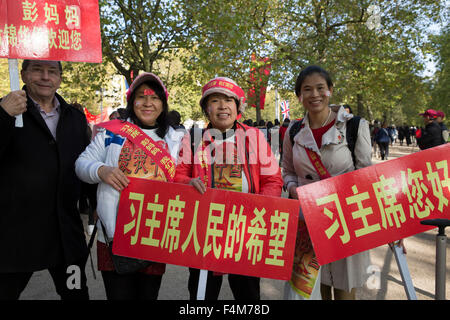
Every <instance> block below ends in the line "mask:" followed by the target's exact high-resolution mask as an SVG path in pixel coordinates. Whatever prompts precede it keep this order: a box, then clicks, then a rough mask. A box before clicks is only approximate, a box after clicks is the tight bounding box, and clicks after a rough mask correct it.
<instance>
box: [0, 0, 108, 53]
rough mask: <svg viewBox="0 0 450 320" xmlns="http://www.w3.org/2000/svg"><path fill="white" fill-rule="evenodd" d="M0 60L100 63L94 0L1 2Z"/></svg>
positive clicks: (96, 9) (97, 20) (16, 0)
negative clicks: (1, 58) (0, 58)
mask: <svg viewBox="0 0 450 320" xmlns="http://www.w3.org/2000/svg"><path fill="white" fill-rule="evenodd" d="M0 57H5V58H11V59H41V60H57V61H78V62H102V45H101V37H100V16H99V7H98V1H97V0H83V1H79V0H65V1H63V0H45V1H44V0H19V1H18V0H1V1H0Z"/></svg>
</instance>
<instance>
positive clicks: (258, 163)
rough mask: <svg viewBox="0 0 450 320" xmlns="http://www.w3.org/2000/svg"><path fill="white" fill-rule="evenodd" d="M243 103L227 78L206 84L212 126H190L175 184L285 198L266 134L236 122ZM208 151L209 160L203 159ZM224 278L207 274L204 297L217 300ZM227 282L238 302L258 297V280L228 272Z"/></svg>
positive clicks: (192, 290) (193, 288) (193, 284)
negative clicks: (193, 127) (204, 128)
mask: <svg viewBox="0 0 450 320" xmlns="http://www.w3.org/2000/svg"><path fill="white" fill-rule="evenodd" d="M244 102H245V96H244V91H243V90H242V88H240V87H239V86H238V85H237V84H236V82H234V81H233V80H231V79H229V78H223V77H219V78H214V79H212V80H211V81H209V82H208V83H207V84H206V85H205V86H204V87H203V90H202V98H201V99H200V106H201V108H202V111H203V112H204V114H205V115H206V117H207V118H208V120H209V124H208V127H207V130H201V131H194V130H191V131H190V133H189V132H188V133H187V134H186V136H185V137H184V138H183V142H182V149H181V152H180V155H179V158H178V165H177V171H176V176H175V182H180V183H186V184H190V185H192V186H194V187H195V188H196V189H197V190H198V191H199V192H200V193H204V192H205V191H206V188H207V187H209V188H219V189H227V190H234V191H239V192H245V193H256V194H263V195H268V196H275V197H279V196H281V190H282V186H283V181H282V179H281V172H280V168H279V166H278V162H277V160H276V159H275V157H274V156H273V154H272V152H271V149H270V147H269V146H268V144H267V140H266V139H265V137H264V134H263V133H262V132H261V131H260V130H258V129H257V128H253V127H248V126H246V125H244V124H242V123H240V122H238V121H237V119H238V116H239V115H240V114H242V113H243V112H244V108H245V104H244ZM196 133H199V134H196ZM191 135H193V137H191ZM197 140H198V141H199V143H193V142H195V141H197ZM261 150H264V151H261ZM205 153H206V154H207V157H209V159H207V160H211V161H205V156H204V155H205ZM194 159H195V160H198V161H194ZM199 273H200V271H199V270H198V269H193V268H190V269H189V283H188V288H189V294H190V298H191V300H195V299H196V296H197V287H198V280H199ZM222 278H223V275H221V274H216V273H213V272H208V278H207V284H206V293H205V299H206V300H217V299H218V296H219V293H220V288H221V285H222ZM228 282H229V284H230V287H231V291H232V292H233V296H234V298H235V299H236V300H244V299H245V300H259V299H260V287H259V282H260V279H259V278H256V277H249V276H243V275H235V274H229V275H228Z"/></svg>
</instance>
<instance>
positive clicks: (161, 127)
mask: <svg viewBox="0 0 450 320" xmlns="http://www.w3.org/2000/svg"><path fill="white" fill-rule="evenodd" d="M144 83H145V84H146V85H148V86H149V87H150V88H151V89H153V90H154V91H155V93H156V95H157V96H158V97H159V99H161V101H162V103H163V109H162V112H161V114H160V115H159V117H158V118H157V119H156V125H157V127H158V128H157V130H156V134H157V135H158V137H160V138H162V139H163V138H164V136H165V135H166V133H167V130H169V116H168V114H169V105H168V104H167V97H166V93H165V92H164V90H163V88H161V86H160V85H159V84H158V83H157V82H156V81H146V82H143V83H142V84H141V85H139V87H137V88H135V89H134V91H133V92H132V93H131V95H130V99H128V103H127V107H126V114H125V119H124V121H126V119H128V118H131V120H132V121H133V122H134V123H135V124H136V125H137V126H138V127H140V128H145V125H144V124H143V123H142V122H141V121H140V120H139V119H138V117H137V116H136V114H135V113H134V99H135V98H136V91H137V90H138V89H139V88H140V87H141V86H142V85H143V84H144Z"/></svg>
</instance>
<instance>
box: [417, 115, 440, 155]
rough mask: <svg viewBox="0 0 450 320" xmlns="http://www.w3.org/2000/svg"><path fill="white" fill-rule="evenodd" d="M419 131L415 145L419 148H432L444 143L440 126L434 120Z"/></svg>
mask: <svg viewBox="0 0 450 320" xmlns="http://www.w3.org/2000/svg"><path fill="white" fill-rule="evenodd" d="M421 132H422V134H421V136H420V138H417V145H418V146H419V148H420V150H424V149H429V148H433V147H436V146H439V145H441V144H443V143H444V139H443V138H442V129H441V126H440V125H439V124H438V123H437V122H436V121H432V122H430V123H428V124H427V125H426V126H425V129H422V130H421Z"/></svg>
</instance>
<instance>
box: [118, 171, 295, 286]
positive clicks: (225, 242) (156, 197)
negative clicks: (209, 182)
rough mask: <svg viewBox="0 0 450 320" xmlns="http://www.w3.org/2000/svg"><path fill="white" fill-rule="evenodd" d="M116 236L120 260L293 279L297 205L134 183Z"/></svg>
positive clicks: (122, 200)
mask: <svg viewBox="0 0 450 320" xmlns="http://www.w3.org/2000/svg"><path fill="white" fill-rule="evenodd" d="M129 179H130V181H131V182H130V184H129V185H128V187H127V188H126V189H125V190H124V191H122V193H121V197H120V202H119V210H118V214H117V221H116V230H115V234H114V242H113V252H114V253H115V254H117V255H123V256H127V257H133V258H140V259H145V260H151V261H156V262H163V263H170V264H176V265H182V266H187V267H193V268H198V269H207V270H212V271H217V272H222V273H232V274H243V275H248V276H256V277H263V278H273V279H282V280H287V279H289V278H290V277H291V272H292V263H293V256H294V245H295V237H296V230H297V222H298V211H299V203H298V201H296V200H289V199H282V198H274V197H267V196H261V195H255V194H249V193H240V192H233V191H225V190H219V189H207V191H206V193H204V194H203V195H202V194H200V193H199V192H198V191H197V190H195V189H194V187H192V186H190V185H184V184H178V183H167V182H160V181H151V180H144V179H139V178H129Z"/></svg>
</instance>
